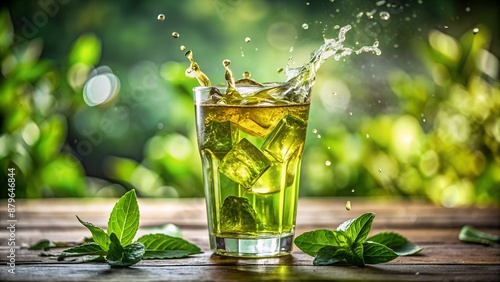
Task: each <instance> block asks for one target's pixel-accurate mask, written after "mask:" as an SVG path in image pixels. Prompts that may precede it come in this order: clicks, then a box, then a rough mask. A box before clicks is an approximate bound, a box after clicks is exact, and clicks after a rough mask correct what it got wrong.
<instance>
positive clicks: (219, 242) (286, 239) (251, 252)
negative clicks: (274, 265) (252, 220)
mask: <svg viewBox="0 0 500 282" xmlns="http://www.w3.org/2000/svg"><path fill="white" fill-rule="evenodd" d="M292 245H293V234H284V236H282V237H272V238H269V237H268V238H256V239H253V238H252V239H249V238H227V237H219V236H215V235H210V246H211V248H212V251H213V252H214V253H215V254H218V255H222V256H230V257H243V258H265V257H279V256H286V255H289V254H290V253H291V252H292Z"/></svg>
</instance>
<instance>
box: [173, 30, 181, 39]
mask: <svg viewBox="0 0 500 282" xmlns="http://www.w3.org/2000/svg"><path fill="white" fill-rule="evenodd" d="M179 36H180V35H179V33H177V32H175V31H174V32H172V37H173V38H179Z"/></svg>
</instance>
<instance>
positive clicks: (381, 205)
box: [0, 198, 500, 282]
mask: <svg viewBox="0 0 500 282" xmlns="http://www.w3.org/2000/svg"><path fill="white" fill-rule="evenodd" d="M345 200H346V199H324V198H322V199H306V198H301V199H300V201H299V212H298V219H297V227H298V229H297V234H301V233H303V232H305V231H310V230H314V229H319V228H329V229H334V228H336V227H337V226H338V224H340V223H341V222H343V221H344V220H346V219H349V218H354V217H358V216H359V215H361V214H362V213H365V212H375V213H376V218H375V220H374V223H373V229H372V232H371V234H375V233H378V232H380V231H384V230H391V231H396V232H399V233H400V234H402V235H404V236H406V237H407V238H408V239H410V240H411V241H413V242H415V243H417V244H418V245H420V246H422V247H424V250H423V251H422V253H421V254H419V255H416V256H407V257H399V258H397V259H395V260H393V261H391V262H389V263H385V264H377V265H369V266H366V267H364V268H358V267H355V266H348V265H343V266H314V265H313V264H312V257H310V256H308V255H306V254H304V253H302V252H300V250H298V249H297V248H295V251H294V253H293V254H292V255H291V256H286V257H281V258H273V259H235V258H227V257H220V256H217V255H213V254H211V252H210V250H209V245H208V236H207V226H206V218H205V216H206V213H205V206H204V201H203V199H185V200H172V199H154V200H152V199H140V200H139V207H140V212H141V222H140V230H139V233H138V236H139V235H143V234H147V233H150V230H149V228H151V227H154V226H158V225H163V224H166V223H173V224H176V225H177V226H179V227H180V228H181V231H182V235H183V238H184V239H186V240H188V241H190V242H192V243H194V244H197V245H198V246H200V247H201V248H202V249H203V251H204V253H202V254H198V255H193V256H191V257H188V258H184V259H170V260H143V261H141V262H139V263H138V264H136V265H134V266H132V267H130V268H125V269H115V268H113V269H112V268H110V267H109V266H108V265H107V264H105V263H80V262H75V261H71V260H65V261H57V260H56V259H54V258H50V257H42V256H40V253H41V251H29V250H27V249H16V252H15V255H16V257H15V271H16V274H15V275H14V274H11V273H9V272H8V270H9V269H10V267H9V266H8V262H9V258H8V257H7V256H8V254H9V249H8V248H6V246H7V243H8V241H7V239H8V238H9V236H11V233H10V231H9V230H8V229H6V225H8V224H7V202H6V201H5V200H2V201H0V202H1V206H0V213H1V214H0V215H1V225H0V226H1V227H2V228H1V230H0V236H1V237H0V243H1V244H0V245H1V246H2V248H1V250H0V262H1V264H0V280H1V281H122V282H123V281H259V280H266V281H267V280H285V281H297V280H300V281H302V280H303V281H318V280H339V281H346V280H349V281H500V248H499V247H491V246H483V245H477V244H468V243H462V242H460V241H459V240H458V233H459V230H460V228H461V227H462V226H463V225H465V224H472V225H474V226H475V227H476V228H478V229H480V230H482V231H485V232H489V233H494V234H500V217H499V214H500V213H499V211H500V209H499V208H492V207H490V208H460V209H450V208H441V207H436V206H434V205H432V204H429V203H425V202H420V201H401V200H391V199H359V198H350V199H349V200H351V202H352V210H351V211H346V210H345ZM115 202H116V199H85V200H77V199H51V200H29V201H21V200H17V201H16V217H17V222H16V225H15V227H16V229H15V242H16V246H18V247H19V246H20V245H22V244H32V243H35V242H37V241H38V240H40V239H50V240H53V241H81V240H82V239H83V238H84V237H85V236H89V235H90V233H89V231H88V230H87V229H86V228H84V227H83V226H82V225H81V224H80V223H79V222H78V221H77V219H76V218H75V215H78V216H80V217H81V218H82V219H84V220H86V221H89V222H92V223H94V224H95V225H98V226H101V227H106V224H107V219H108V215H109V213H110V212H111V210H112V208H113V205H114V203H115ZM56 251H57V250H56Z"/></svg>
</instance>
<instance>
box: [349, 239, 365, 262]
mask: <svg viewBox="0 0 500 282" xmlns="http://www.w3.org/2000/svg"><path fill="white" fill-rule="evenodd" d="M345 260H346V261H347V262H348V263H350V264H353V265H355V266H359V267H363V266H365V260H364V258H363V244H362V243H354V245H352V246H351V248H350V249H348V251H347V253H346V254H345Z"/></svg>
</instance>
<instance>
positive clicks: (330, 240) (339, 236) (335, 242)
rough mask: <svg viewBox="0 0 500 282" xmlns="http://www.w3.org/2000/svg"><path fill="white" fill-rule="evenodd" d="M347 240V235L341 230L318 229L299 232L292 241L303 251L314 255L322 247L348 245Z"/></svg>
mask: <svg viewBox="0 0 500 282" xmlns="http://www.w3.org/2000/svg"><path fill="white" fill-rule="evenodd" d="M347 241H348V240H347V237H346V236H345V234H344V232H342V231H338V230H326V229H319V230H314V231H310V232H305V233H303V234H301V235H300V236H298V237H297V238H295V240H294V243H295V245H296V246H297V248H299V249H300V250H301V251H303V252H304V253H306V254H308V255H310V256H316V254H317V253H318V251H319V250H320V249H321V248H323V247H327V246H335V247H344V246H348V242H347Z"/></svg>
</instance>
